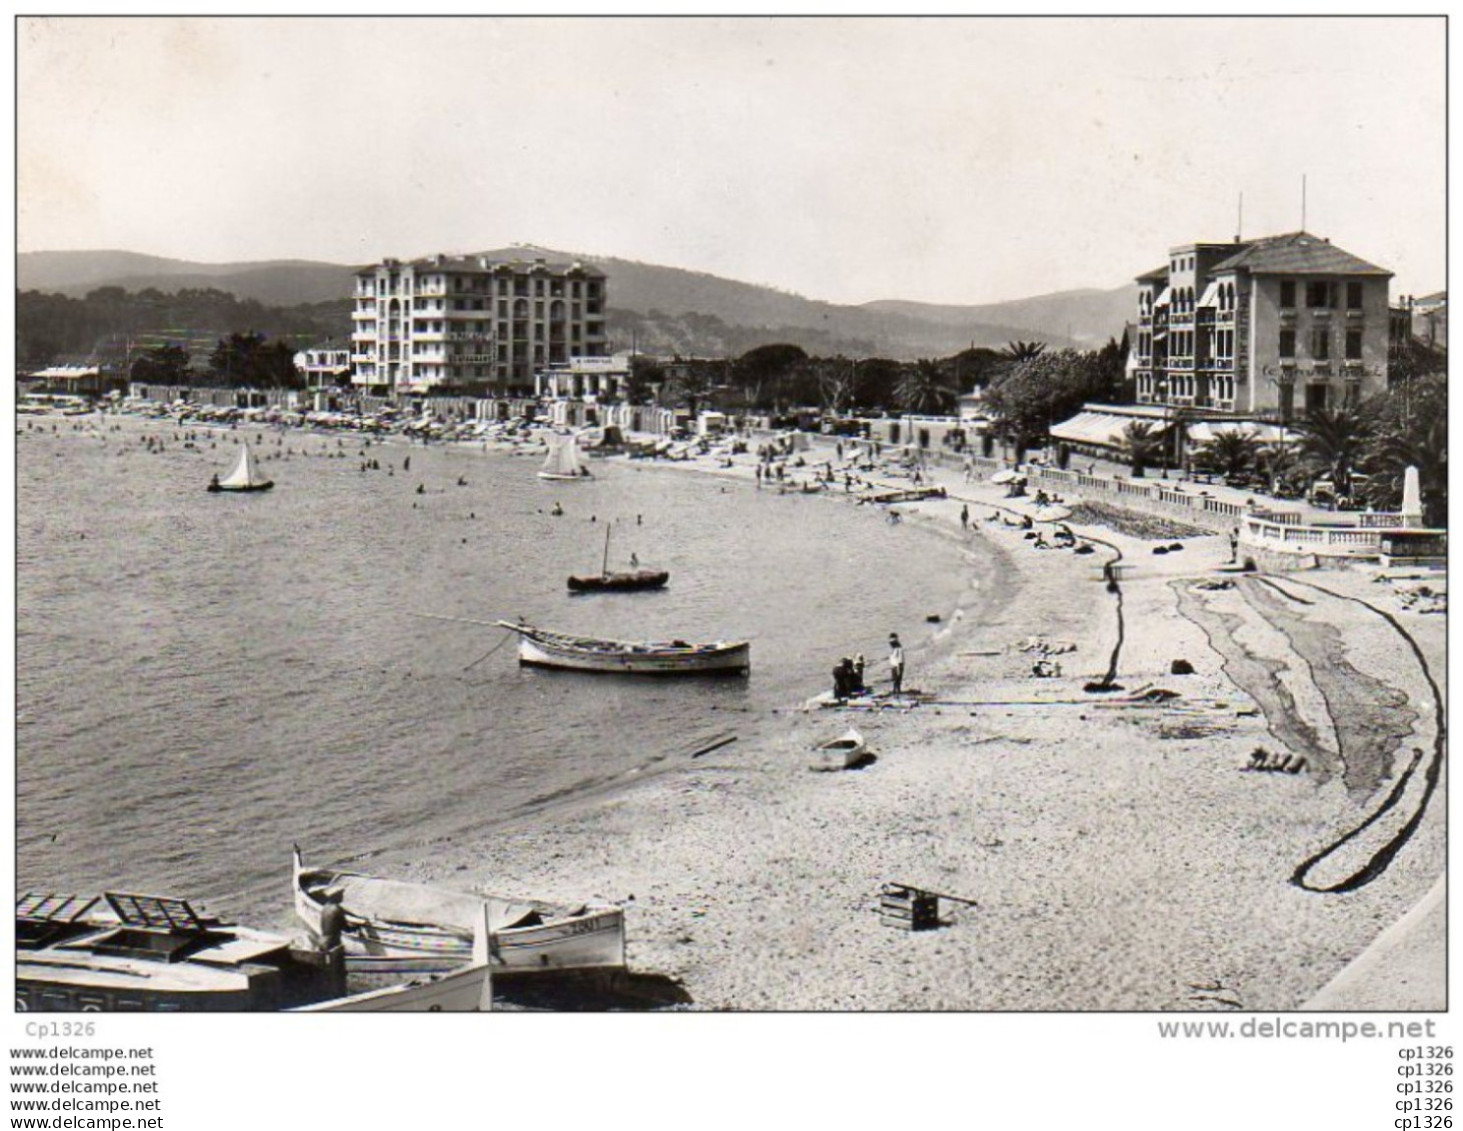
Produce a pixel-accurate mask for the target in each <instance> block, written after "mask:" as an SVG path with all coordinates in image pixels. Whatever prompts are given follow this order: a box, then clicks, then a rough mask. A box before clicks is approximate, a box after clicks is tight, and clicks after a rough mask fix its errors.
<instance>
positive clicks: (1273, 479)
mask: <svg viewBox="0 0 1463 1131" xmlns="http://www.w3.org/2000/svg"><path fill="white" fill-rule="evenodd" d="M1299 462H1300V457H1299V455H1298V454H1297V452H1296V446H1295V445H1294V444H1292V443H1288V442H1286V443H1273V444H1265V445H1263V446H1262V447H1261V449H1260V452H1259V455H1258V456H1257V457H1256V460H1255V466H1256V468H1257V469H1258V470H1259V471H1260V473H1261V474H1263V475H1264V476H1265V478H1266V479H1267V480H1268V481H1269V483H1270V494H1272V495H1277V496H1278V495H1281V494H1283V493H1284V492H1283V491H1282V487H1283V485H1284V484H1285V483H1286V481H1287V480H1288V479H1289V478H1291V476H1292V475H1293V474H1294V473H1295V471H1296V469H1297V467H1298V465H1299ZM1298 492H1299V493H1300V494H1304V493H1305V489H1304V487H1303V486H1302V487H1300V488H1298Z"/></svg>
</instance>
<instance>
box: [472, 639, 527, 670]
mask: <svg viewBox="0 0 1463 1131" xmlns="http://www.w3.org/2000/svg"><path fill="white" fill-rule="evenodd" d="M512 639H514V637H512V636H505V637H503V639H502V640H500V641H498V643H496V644H494V645H493V646H492V647H491V648H489V649H488V650H487V651H486V652H484V653H483V654H482V655H481V656H479V657H478V658H477V659H476V660H474V661H473V662H472V663H470V664H468V665H467V667H465V668H463V669H462V670H463V671H471V670H472V669H473V668H475V667H477V666H478V665H479V664H480V663H482V662H483V661H484V660H486V659H487V658H488V657H489V656H491V655H492V654H493V653H494V652H497V651H498V650H499V649H500V648H502V647H503V645H504V644H507V643H508V641H510V640H512Z"/></svg>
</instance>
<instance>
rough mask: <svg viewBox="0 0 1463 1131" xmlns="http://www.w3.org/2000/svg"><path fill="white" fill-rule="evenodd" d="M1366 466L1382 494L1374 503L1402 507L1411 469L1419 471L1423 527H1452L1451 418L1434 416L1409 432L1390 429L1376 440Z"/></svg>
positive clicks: (1417, 424)
mask: <svg viewBox="0 0 1463 1131" xmlns="http://www.w3.org/2000/svg"><path fill="white" fill-rule="evenodd" d="M1366 466H1367V468H1368V469H1369V470H1371V471H1373V472H1374V473H1375V474H1376V476H1377V478H1376V479H1375V480H1374V481H1373V485H1374V486H1375V487H1376V488H1377V489H1378V494H1379V495H1384V496H1385V497H1379V498H1374V499H1373V501H1374V502H1379V503H1382V504H1383V505H1385V506H1388V507H1394V506H1397V505H1398V501H1399V500H1400V499H1401V497H1402V481H1403V476H1404V474H1405V473H1406V470H1407V468H1409V467H1415V468H1417V485H1418V487H1419V488H1420V489H1421V491H1422V520H1423V524H1424V525H1426V526H1431V527H1443V526H1446V525H1447V524H1448V416H1447V413H1445V412H1435V413H1430V414H1429V415H1428V416H1427V417H1426V418H1425V419H1421V420H1418V421H1417V422H1416V423H1414V424H1413V426H1412V428H1411V429H1410V430H1408V431H1406V432H1403V431H1400V430H1391V429H1389V430H1388V431H1386V432H1385V433H1382V434H1380V435H1376V436H1374V437H1373V443H1372V444H1371V445H1370V451H1369V453H1368V459H1367V463H1366Z"/></svg>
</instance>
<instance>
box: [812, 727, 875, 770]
mask: <svg viewBox="0 0 1463 1131" xmlns="http://www.w3.org/2000/svg"><path fill="white" fill-rule="evenodd" d="M867 749H868V744H867V743H865V742H864V736H863V735H861V734H859V732H858V731H856V730H854V729H853V728H852V727H849V728H848V730H846V731H844V732H843V733H842V734H841V735H839V736H838V737H837V738H834V739H830V740H829V741H828V742H824V743H822V744H821V745H819V746H815V747H813V761H812V763H811V766H810V768H811V769H814V770H846V769H848V768H849V767H850V766H852V765H854V764H855V763H857V762H858V760H859V759H860V758H862V757H863V756H864V752H865V751H866V750H867Z"/></svg>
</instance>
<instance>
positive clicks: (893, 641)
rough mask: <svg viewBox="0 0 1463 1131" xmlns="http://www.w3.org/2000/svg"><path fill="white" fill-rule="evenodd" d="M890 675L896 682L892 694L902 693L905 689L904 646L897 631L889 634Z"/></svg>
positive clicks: (892, 680)
mask: <svg viewBox="0 0 1463 1131" xmlns="http://www.w3.org/2000/svg"><path fill="white" fill-rule="evenodd" d="M889 676H890V680H891V682H892V683H893V684H894V688H893V691H892V692H891V694H894V695H898V694H900V693H901V692H902V691H903V690H904V648H903V646H902V645H900V643H899V634H898V633H897V632H891V633H890V634H889Z"/></svg>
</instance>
